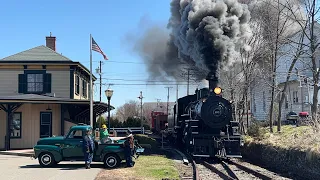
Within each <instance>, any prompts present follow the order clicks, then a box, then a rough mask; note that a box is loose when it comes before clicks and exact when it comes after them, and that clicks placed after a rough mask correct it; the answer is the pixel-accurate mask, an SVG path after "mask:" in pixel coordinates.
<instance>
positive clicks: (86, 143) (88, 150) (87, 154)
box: [83, 129, 94, 169]
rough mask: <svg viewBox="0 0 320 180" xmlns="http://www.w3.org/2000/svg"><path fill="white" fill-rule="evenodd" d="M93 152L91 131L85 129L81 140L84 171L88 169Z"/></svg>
mask: <svg viewBox="0 0 320 180" xmlns="http://www.w3.org/2000/svg"><path fill="white" fill-rule="evenodd" d="M93 150H94V143H93V139H92V136H91V129H87V130H86V135H85V136H84V138H83V152H84V159H85V166H86V169H90V164H91V162H92V158H93Z"/></svg>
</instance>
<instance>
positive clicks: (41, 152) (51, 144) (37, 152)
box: [33, 124, 144, 168]
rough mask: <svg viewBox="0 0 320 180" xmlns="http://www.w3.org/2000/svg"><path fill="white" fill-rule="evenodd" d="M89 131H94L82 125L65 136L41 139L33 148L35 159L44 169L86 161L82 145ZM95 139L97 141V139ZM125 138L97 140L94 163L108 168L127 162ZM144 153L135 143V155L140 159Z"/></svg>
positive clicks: (75, 127)
mask: <svg viewBox="0 0 320 180" xmlns="http://www.w3.org/2000/svg"><path fill="white" fill-rule="evenodd" d="M87 129H89V130H92V127H91V126H88V125H82V124H81V125H75V126H72V127H71V128H70V130H69V132H68V133H67V134H66V135H65V136H57V137H48V138H42V139H40V140H39V141H38V142H37V145H35V146H34V148H33V149H34V154H33V158H35V159H37V158H38V160H39V164H40V165H41V166H42V167H50V166H53V165H55V164H57V163H59V162H61V161H84V153H83V150H82V148H83V147H82V143H83V136H85V134H86V131H87ZM92 134H93V135H94V134H95V133H92ZM93 138H94V139H95V137H93ZM124 138H125V137H111V138H110V139H111V140H110V141H108V142H106V143H101V142H100V141H99V140H95V149H94V154H93V162H103V163H104V165H105V167H106V168H115V167H117V166H118V165H119V164H120V163H121V161H122V160H125V157H124V142H125V139H124ZM143 152H144V149H143V148H141V146H140V145H139V144H138V143H137V141H135V148H134V154H133V155H136V156H137V157H138V156H139V154H141V153H143ZM137 157H136V158H137Z"/></svg>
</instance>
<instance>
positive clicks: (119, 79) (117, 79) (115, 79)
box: [102, 78, 188, 82]
mask: <svg viewBox="0 0 320 180" xmlns="http://www.w3.org/2000/svg"><path fill="white" fill-rule="evenodd" d="M102 79H105V80H111V81H145V82H188V81H176V80H147V79H122V78H102Z"/></svg>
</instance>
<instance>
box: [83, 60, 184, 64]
mask: <svg viewBox="0 0 320 180" xmlns="http://www.w3.org/2000/svg"><path fill="white" fill-rule="evenodd" d="M81 62H83V63H89V62H90V61H81ZM92 62H99V61H92ZM109 62H111V63H119V64H163V63H150V62H149V63H144V62H134V61H111V60H108V63H109ZM166 64H176V65H180V64H188V63H185V62H166Z"/></svg>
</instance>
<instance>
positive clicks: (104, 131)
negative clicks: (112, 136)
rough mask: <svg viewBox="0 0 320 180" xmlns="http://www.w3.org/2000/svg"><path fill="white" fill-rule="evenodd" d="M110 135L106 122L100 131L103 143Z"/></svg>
mask: <svg viewBox="0 0 320 180" xmlns="http://www.w3.org/2000/svg"><path fill="white" fill-rule="evenodd" d="M108 137H109V132H108V129H107V126H106V125H105V124H104V125H102V129H101V131H100V141H101V142H102V143H105V141H106V140H107V139H108Z"/></svg>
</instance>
